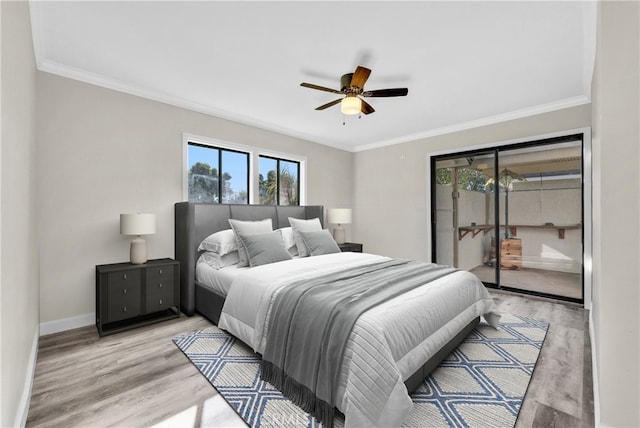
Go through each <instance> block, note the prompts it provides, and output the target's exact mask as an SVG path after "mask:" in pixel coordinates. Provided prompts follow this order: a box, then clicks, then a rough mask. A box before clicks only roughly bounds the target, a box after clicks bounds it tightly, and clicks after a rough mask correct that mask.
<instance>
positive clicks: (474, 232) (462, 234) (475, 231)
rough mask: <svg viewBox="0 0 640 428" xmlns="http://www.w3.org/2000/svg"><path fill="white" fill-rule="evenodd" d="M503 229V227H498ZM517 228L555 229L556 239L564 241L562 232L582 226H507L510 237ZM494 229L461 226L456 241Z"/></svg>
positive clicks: (490, 226)
mask: <svg viewBox="0 0 640 428" xmlns="http://www.w3.org/2000/svg"><path fill="white" fill-rule="evenodd" d="M500 227H501V228H504V227H505V226H504V225H501V226H500ZM518 228H527V229H555V230H557V231H558V239H564V231H565V230H570V229H580V228H582V225H580V224H570V225H565V226H556V225H547V224H540V225H535V224H516V225H509V230H510V231H511V235H512V236H517V232H518ZM492 229H495V226H494V225H487V224H481V225H477V226H461V227H458V241H460V240H462V238H464V237H465V236H467V235H468V234H469V233H471V234H472V235H471V237H472V238H475V237H476V235H477V234H479V233H480V232H483V235H486V234H487V232H488V231H490V230H492Z"/></svg>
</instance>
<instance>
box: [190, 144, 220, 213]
mask: <svg viewBox="0 0 640 428" xmlns="http://www.w3.org/2000/svg"><path fill="white" fill-rule="evenodd" d="M188 159H189V165H188V167H189V201H190V202H203V203H214V202H218V150H217V149H215V148H212V147H203V146H197V145H193V144H189V153H188Z"/></svg>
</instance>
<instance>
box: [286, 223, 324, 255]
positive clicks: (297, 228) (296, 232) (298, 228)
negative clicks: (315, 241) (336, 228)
mask: <svg viewBox="0 0 640 428" xmlns="http://www.w3.org/2000/svg"><path fill="white" fill-rule="evenodd" d="M289 224H290V225H291V229H292V230H293V238H294V239H295V241H296V247H298V255H299V256H300V257H307V256H308V255H309V254H310V252H309V249H308V248H307V246H306V245H305V243H304V241H303V240H302V237H301V236H300V232H319V231H321V230H322V225H321V224H320V219H319V218H317V217H316V218H312V219H311V220H303V219H299V218H293V217H289Z"/></svg>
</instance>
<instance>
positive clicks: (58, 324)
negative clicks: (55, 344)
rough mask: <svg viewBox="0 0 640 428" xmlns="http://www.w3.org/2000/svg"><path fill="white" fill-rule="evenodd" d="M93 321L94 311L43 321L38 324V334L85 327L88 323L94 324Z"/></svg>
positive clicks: (94, 317) (94, 319)
mask: <svg viewBox="0 0 640 428" xmlns="http://www.w3.org/2000/svg"><path fill="white" fill-rule="evenodd" d="M95 322H96V314H95V313H92V314H84V315H78V316H75V317H70V318H63V319H60V320H55V321H48V322H43V323H41V324H40V336H46V335H47V334H53V333H59V332H61V331H67V330H73V329H74V328H80V327H86V326H88V325H93V324H95Z"/></svg>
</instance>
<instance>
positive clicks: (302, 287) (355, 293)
mask: <svg viewBox="0 0 640 428" xmlns="http://www.w3.org/2000/svg"><path fill="white" fill-rule="evenodd" d="M453 271H455V269H454V268H451V267H448V266H441V265H434V264H429V263H423V262H418V261H407V260H399V259H392V260H388V261H384V262H377V263H374V264H370V265H366V266H361V267H357V268H350V269H345V270H342V271H338V272H335V273H331V274H328V275H324V276H321V277H318V278H314V279H311V280H306V281H298V282H295V283H293V284H291V285H289V286H287V287H285V288H284V289H282V290H281V291H279V292H278V294H277V296H276V298H275V301H274V305H273V307H272V309H271V314H272V315H271V317H270V320H269V324H270V327H269V333H268V336H267V343H266V347H265V351H264V354H263V356H262V374H261V378H262V379H263V380H265V381H267V382H269V383H271V384H272V385H274V386H275V387H276V388H278V389H279V390H280V391H282V393H283V394H284V395H285V396H286V397H287V398H289V399H290V400H291V401H292V402H293V403H295V404H297V405H298V406H300V407H301V408H302V409H303V410H305V411H306V412H308V413H309V414H311V415H312V416H314V417H315V418H316V419H317V420H318V421H319V422H321V423H322V425H323V426H324V427H325V428H331V427H332V426H333V416H334V413H335V409H334V407H335V405H336V404H337V403H335V397H334V392H335V389H336V386H337V385H338V382H339V375H340V368H341V367H342V359H343V355H344V350H345V347H346V344H347V340H348V338H349V335H350V334H351V330H352V328H353V326H354V324H355V322H356V320H357V319H358V317H360V315H361V314H363V313H364V312H365V311H367V310H368V309H371V308H373V307H374V306H377V305H379V304H381V303H383V302H386V301H387V300H389V299H392V298H393V297H396V296H398V295H400V294H402V293H405V292H407V291H409V290H412V289H414V288H416V287H419V286H421V285H423V284H426V283H428V282H430V281H433V280H435V279H437V278H440V277H442V276H445V275H448V274H449V273H451V272H453Z"/></svg>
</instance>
